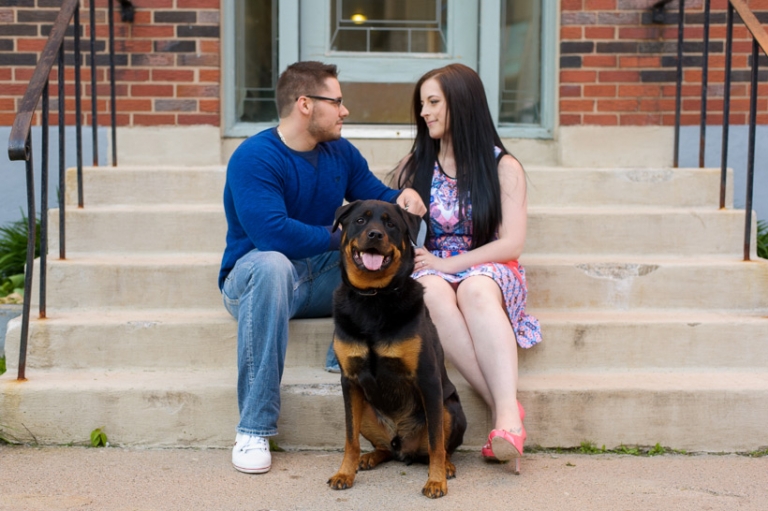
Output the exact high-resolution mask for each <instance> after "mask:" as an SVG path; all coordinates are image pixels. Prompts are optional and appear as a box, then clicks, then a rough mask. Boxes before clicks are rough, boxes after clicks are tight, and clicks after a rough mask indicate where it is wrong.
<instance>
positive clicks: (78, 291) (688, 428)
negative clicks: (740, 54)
mask: <svg viewBox="0 0 768 511" xmlns="http://www.w3.org/2000/svg"><path fill="white" fill-rule="evenodd" d="M383 172H384V168H383V167H382V174H383ZM224 177H225V173H224V168H223V167H215V168H148V167H144V168H128V167H120V168H117V169H112V168H89V169H85V193H86V208H85V209H83V210H78V209H77V208H76V207H75V206H74V204H75V197H74V195H73V194H70V195H68V202H69V204H72V206H70V207H69V209H68V231H67V250H68V259H67V260H65V261H61V260H58V259H55V257H56V254H58V248H57V247H56V243H57V240H58V233H56V232H55V229H56V226H57V225H58V224H57V212H52V213H51V218H50V220H51V221H50V225H51V226H52V227H53V229H54V232H51V233H50V235H49V239H50V240H51V243H52V246H51V249H50V254H51V259H50V260H49V269H48V319H45V320H35V321H33V322H32V324H31V336H30V343H29V350H28V358H27V376H28V381H26V382H16V381H15V380H14V378H15V374H16V363H17V360H18V339H19V336H20V334H19V331H20V323H19V321H14V322H12V323H11V324H10V325H9V329H8V336H7V342H6V344H7V345H6V351H7V355H8V357H7V358H8V364H9V371H8V373H6V375H5V376H3V377H2V378H0V410H1V412H0V436H2V437H5V438H9V439H15V440H19V441H24V442H30V441H37V442H39V443H46V444H48V443H70V442H74V443H83V442H87V440H88V438H89V434H90V432H91V430H93V429H95V428H98V427H102V428H104V431H105V432H106V433H107V434H108V436H109V438H110V441H111V442H112V443H113V444H121V445H134V446H229V445H231V444H232V442H233V439H234V428H235V425H236V423H237V418H238V413H237V403H236V391H235V382H236V368H235V359H236V349H235V347H236V324H235V322H234V320H233V319H232V318H230V317H229V315H228V314H227V313H226V312H225V310H224V308H223V306H222V305H221V298H220V295H219V292H218V288H217V286H216V279H217V275H218V267H219V261H220V257H221V252H222V249H223V245H224V235H225V231H226V225H225V221H224V216H223V209H222V206H221V190H222V188H223V183H224ZM528 177H529V188H528V190H529V212H530V220H529V234H528V243H527V247H526V253H525V256H524V258H523V260H522V262H523V264H524V265H525V266H526V268H527V270H528V281H529V286H530V289H529V311H530V312H531V313H533V314H535V315H536V316H538V317H539V319H540V320H541V323H542V326H543V331H544V342H543V343H542V344H541V345H539V346H537V347H535V348H533V349H531V350H521V351H520V372H521V376H520V395H519V397H520V400H521V402H522V403H523V404H524V405H525V407H526V410H527V418H526V428H527V430H528V435H529V444H530V445H541V446H546V447H555V446H561V447H568V446H577V445H579V444H580V443H581V442H583V441H590V442H595V443H596V444H597V445H606V446H607V447H615V446H618V445H620V444H625V445H636V444H639V445H654V444H656V443H661V444H662V445H664V446H668V447H672V448H676V449H686V450H693V451H744V450H753V449H757V448H760V447H765V446H767V445H768V428H767V427H766V424H768V406H766V404H767V403H768V261H765V260H758V259H756V257H754V256H753V261H752V262H742V261H741V250H742V248H741V247H742V232H743V218H744V217H743V212H742V211H735V210H733V209H731V207H730V205H729V208H728V209H725V210H723V211H720V210H718V209H717V208H716V206H715V205H716V202H717V196H718V186H719V171H717V170H710V169H674V170H673V169H574V168H545V167H540V168H534V167H532V168H529V169H528ZM68 179H69V180H70V181H69V184H68V191H71V190H74V189H75V187H74V174H73V173H72V172H70V173H69V174H68ZM729 179H730V178H729ZM729 186H730V181H729ZM68 193H69V192H68ZM753 231H754V229H753ZM35 272H36V273H35V275H39V273H38V269H36V270H35ZM332 330H333V327H332V323H331V320H330V319H322V320H297V321H293V322H292V324H291V341H290V344H289V355H288V361H287V366H288V368H287V370H286V374H285V378H284V381H283V408H282V415H281V421H280V436H279V437H278V438H277V441H278V443H279V444H280V445H281V446H283V447H286V448H341V447H342V446H343V403H342V397H341V391H340V388H339V384H338V376H337V375H331V374H329V373H326V372H324V371H323V370H322V365H323V360H324V355H325V350H326V348H327V346H328V343H329V342H330V339H331V335H332ZM449 371H451V374H452V378H453V380H454V382H455V383H456V384H457V386H458V388H459V392H460V395H461V398H462V402H463V404H464V408H465V411H466V414H467V416H468V418H469V429H468V431H467V435H466V438H465V447H471V448H477V447H479V446H480V445H482V443H483V442H484V441H485V438H486V435H487V434H488V431H489V429H490V427H491V425H490V422H489V420H490V417H489V414H488V411H487V409H486V406H485V405H484V403H482V402H481V400H480V399H478V397H477V396H476V395H475V394H474V392H473V391H472V390H471V389H470V388H469V387H468V386H467V384H466V383H465V382H464V380H463V379H462V378H461V376H459V375H458V374H457V373H456V372H455V371H454V370H453V369H452V368H449Z"/></svg>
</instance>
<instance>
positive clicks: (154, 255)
mask: <svg viewBox="0 0 768 511" xmlns="http://www.w3.org/2000/svg"><path fill="white" fill-rule="evenodd" d="M35 261H36V262H39V261H40V259H39V258H37V259H35ZM520 263H521V264H523V265H526V266H534V265H536V266H545V265H550V266H552V265H555V266H576V265H581V264H611V265H622V264H625V265H633V264H641V265H650V264H658V265H662V264H666V265H681V266H711V265H749V264H752V265H754V264H768V259H762V258H759V257H756V258H753V259H752V260H750V261H744V260H743V259H742V258H741V257H738V256H735V255H731V254H702V255H674V254H648V253H644V254H613V253H604V252H597V253H585V254H574V255H564V254H551V253H528V252H526V253H524V254H523V255H522V256H521V257H520ZM48 264H70V265H71V264H88V265H93V264H102V265H105V264H119V265H121V266H145V265H149V264H163V265H169V266H181V265H189V264H203V265H211V264H216V265H219V264H221V252H219V251H216V252H209V251H205V252H202V251H201V252H188V251H178V252H169V251H158V252H136V251H130V252H128V251H115V252H98V251H93V252H90V251H89V252H73V251H67V259H66V260H64V261H62V260H61V259H59V258H58V254H49V256H48Z"/></svg>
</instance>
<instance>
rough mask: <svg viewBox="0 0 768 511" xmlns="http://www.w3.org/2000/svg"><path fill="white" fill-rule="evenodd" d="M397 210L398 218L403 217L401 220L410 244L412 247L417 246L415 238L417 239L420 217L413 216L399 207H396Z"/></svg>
mask: <svg viewBox="0 0 768 511" xmlns="http://www.w3.org/2000/svg"><path fill="white" fill-rule="evenodd" d="M397 209H398V210H399V211H400V216H402V217H403V220H404V221H405V225H406V227H407V228H408V237H409V238H410V240H411V242H412V243H413V244H414V245H417V244H418V243H417V238H418V237H419V228H421V217H420V216H419V215H414V214H413V213H409V212H408V211H406V210H404V209H403V208H401V207H399V206H398V207H397Z"/></svg>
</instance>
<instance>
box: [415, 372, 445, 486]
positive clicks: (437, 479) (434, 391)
mask: <svg viewBox="0 0 768 511" xmlns="http://www.w3.org/2000/svg"><path fill="white" fill-rule="evenodd" d="M420 382H421V383H420V386H421V389H422V399H423V402H424V410H425V411H426V414H427V434H428V440H429V477H428V478H427V484H425V485H424V488H422V490H421V493H423V494H424V495H426V496H427V497H429V498H431V499H437V498H439V497H442V496H443V495H445V494H447V493H448V480H447V478H446V470H445V469H446V465H445V461H446V460H445V457H446V454H445V437H444V435H445V433H444V431H443V388H442V385H441V384H440V374H439V373H437V372H435V374H431V375H427V377H425V378H421V379H420Z"/></svg>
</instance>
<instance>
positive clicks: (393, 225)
mask: <svg viewBox="0 0 768 511" xmlns="http://www.w3.org/2000/svg"><path fill="white" fill-rule="evenodd" d="M387 227H389V228H390V229H394V228H395V223H394V222H387Z"/></svg>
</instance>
